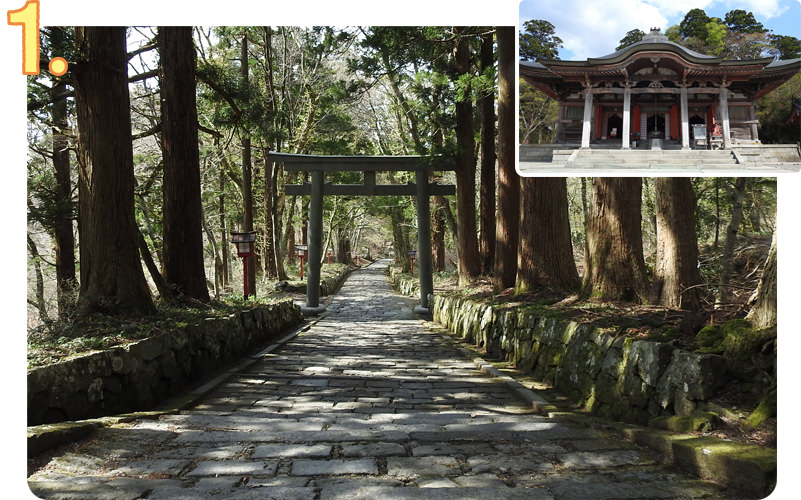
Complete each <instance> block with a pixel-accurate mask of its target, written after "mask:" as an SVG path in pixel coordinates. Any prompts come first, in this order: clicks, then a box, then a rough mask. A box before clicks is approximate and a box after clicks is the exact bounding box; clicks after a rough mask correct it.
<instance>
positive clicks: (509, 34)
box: [492, 26, 521, 289]
mask: <svg viewBox="0 0 801 500" xmlns="http://www.w3.org/2000/svg"><path fill="white" fill-rule="evenodd" d="M515 60H516V57H515V29H514V28H513V27H506V26H504V27H498V213H497V214H496V218H495V252H494V262H493V277H492V282H493V286H494V287H495V288H496V289H505V288H510V287H513V286H515V277H516V275H517V274H518V269H517V266H518V260H519V259H518V255H517V252H518V245H519V240H520V237H521V236H520V176H518V175H517V172H515V152H514V144H517V141H516V140H515V137H514V135H515V120H516V119H517V117H516V116H515V104H514V103H515V101H514V99H515Z"/></svg>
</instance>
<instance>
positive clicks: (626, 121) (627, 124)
mask: <svg viewBox="0 0 801 500" xmlns="http://www.w3.org/2000/svg"><path fill="white" fill-rule="evenodd" d="M630 128H631V85H630V84H628V83H627V84H626V90H625V91H624V92H623V130H622V131H621V133H622V134H623V146H622V148H623V149H629V148H630V147H631V145H630V144H629V139H630V137H631V130H629V129H630Z"/></svg>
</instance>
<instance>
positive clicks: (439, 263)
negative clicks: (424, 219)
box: [431, 198, 445, 273]
mask: <svg viewBox="0 0 801 500" xmlns="http://www.w3.org/2000/svg"><path fill="white" fill-rule="evenodd" d="M431 253H432V256H433V262H432V266H431V267H432V269H433V271H434V272H436V273H440V272H442V271H444V270H445V218H444V217H443V216H442V212H441V210H440V209H439V206H438V201H437V198H434V210H433V211H432V212H431Z"/></svg>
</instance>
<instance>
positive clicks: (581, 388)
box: [389, 269, 729, 425]
mask: <svg viewBox="0 0 801 500" xmlns="http://www.w3.org/2000/svg"><path fill="white" fill-rule="evenodd" d="M389 275H390V281H391V282H392V283H393V286H394V287H395V288H396V289H397V290H399V291H401V292H402V293H407V294H408V293H409V290H412V289H413V288H412V287H413V284H414V280H411V279H409V278H408V277H406V276H403V275H400V274H396V270H394V269H390V271H389ZM431 309H432V315H433V319H434V321H436V322H438V323H440V324H441V325H443V326H444V327H446V328H448V329H449V330H450V331H451V332H453V333H455V334H456V335H458V336H460V337H462V338H463V339H465V340H466V341H468V342H471V343H473V344H474V345H476V346H478V347H482V348H484V349H486V350H487V352H488V353H490V354H491V355H492V356H497V357H500V358H504V359H507V360H510V361H513V362H514V363H515V365H516V366H517V368H518V369H520V370H523V371H525V372H529V373H531V374H532V375H533V377H534V378H535V379H536V380H539V381H542V382H545V383H548V384H550V385H552V386H553V387H555V388H557V389H558V390H559V391H561V392H563V393H566V394H568V395H569V396H571V397H572V398H574V399H576V400H578V401H579V402H581V403H583V404H584V405H585V407H586V408H587V409H589V410H590V411H591V412H592V413H593V414H596V415H599V416H601V417H605V418H610V419H614V420H622V421H625V422H630V423H636V424H643V425H645V424H648V423H649V421H651V420H652V419H654V418H656V417H663V416H672V415H678V416H682V417H685V416H689V415H690V414H692V413H693V412H694V411H695V410H697V409H700V408H703V407H704V406H705V405H703V403H704V402H705V401H707V400H709V399H711V398H712V397H713V396H714V395H715V393H716V391H717V389H718V388H720V387H722V386H723V385H724V384H725V383H726V382H727V381H728V379H729V374H728V373H727V368H726V361H725V360H724V358H723V357H722V356H718V355H716V354H697V353H692V352H687V351H683V350H680V349H676V348H675V347H673V345H671V344H670V343H665V342H656V341H651V340H634V339H632V338H626V337H615V336H614V334H613V332H609V331H607V330H603V329H599V328H596V327H594V326H592V325H588V324H580V323H575V322H572V321H566V320H561V319H558V318H542V317H537V316H535V315H534V314H532V313H530V312H526V311H520V310H516V309H505V310H502V309H499V308H496V307H492V306H490V305H487V304H483V303H479V302H475V301H471V300H467V299H461V298H457V297H448V296H443V295H434V296H433V299H432V304H431Z"/></svg>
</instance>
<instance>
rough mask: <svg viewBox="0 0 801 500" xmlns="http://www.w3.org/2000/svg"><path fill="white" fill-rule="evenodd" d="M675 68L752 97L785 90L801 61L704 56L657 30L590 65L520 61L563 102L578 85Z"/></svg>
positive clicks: (683, 75) (525, 73)
mask: <svg viewBox="0 0 801 500" xmlns="http://www.w3.org/2000/svg"><path fill="white" fill-rule="evenodd" d="M657 65H658V66H664V67H669V68H671V69H672V70H673V71H674V72H675V73H676V74H677V77H678V78H679V79H681V80H684V81H686V82H688V84H689V82H691V81H694V80H695V81H700V82H704V83H705V82H706V81H707V80H709V79H712V80H721V81H722V80H724V79H725V80H726V81H728V82H730V83H732V82H737V86H738V87H740V88H741V90H744V91H746V93H748V94H751V95H752V96H753V97H759V96H761V95H764V94H765V93H767V92H769V91H770V90H773V89H774V88H776V87H778V86H779V85H781V84H782V83H783V82H784V81H786V80H787V79H789V78H790V77H791V76H793V75H794V74H795V73H797V72H799V71H800V70H801V59H793V60H789V61H774V60H773V58H770V57H767V58H760V59H746V60H727V59H723V58H720V57H716V56H708V55H704V54H699V53H698V52H695V51H693V50H690V49H687V48H686V47H682V46H681V45H679V44H677V43H674V42H671V41H669V40H668V37H666V36H664V35H662V34H660V33H659V32H658V31H656V30H655V31H652V32H651V34H650V35H646V36H645V37H644V38H643V39H642V40H641V41H639V42H636V43H633V44H631V45H629V46H627V47H624V48H622V49H620V50H618V51H616V52H613V53H611V54H607V55H605V56H601V57H595V58H588V59H587V60H585V61H563V60H559V59H539V60H538V61H537V62H528V61H520V63H519V68H520V76H521V77H522V78H524V79H525V80H526V81H527V82H528V83H530V84H532V85H533V86H534V87H535V88H538V89H539V90H542V91H543V92H545V93H546V94H547V95H549V96H551V97H553V98H555V99H558V96H559V94H563V93H565V92H567V91H571V92H574V91H576V90H580V88H581V87H580V86H579V85H584V84H587V83H588V82H589V83H594V82H598V81H601V80H603V81H619V82H624V81H630V80H631V79H632V76H633V75H634V73H635V72H636V71H638V70H639V69H642V68H644V67H647V66H657Z"/></svg>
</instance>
